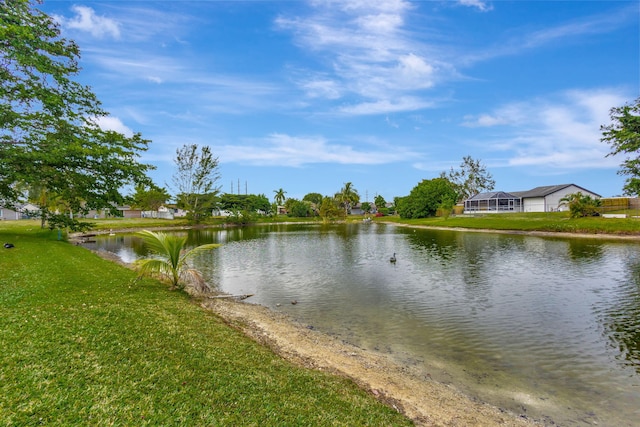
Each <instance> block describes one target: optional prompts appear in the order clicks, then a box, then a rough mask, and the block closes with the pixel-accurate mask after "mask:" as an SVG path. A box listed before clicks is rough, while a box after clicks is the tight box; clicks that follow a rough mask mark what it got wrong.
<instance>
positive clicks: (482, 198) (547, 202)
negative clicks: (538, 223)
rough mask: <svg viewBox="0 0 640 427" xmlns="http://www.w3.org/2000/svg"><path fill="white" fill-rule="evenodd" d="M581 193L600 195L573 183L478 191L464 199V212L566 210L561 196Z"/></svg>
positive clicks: (594, 196)
mask: <svg viewBox="0 0 640 427" xmlns="http://www.w3.org/2000/svg"><path fill="white" fill-rule="evenodd" d="M578 192H580V193H582V194H584V195H586V196H591V197H593V198H595V199H599V198H600V197H601V196H600V195H599V194H596V193H594V192H593V191H589V190H587V189H586V188H582V187H580V186H578V185H575V184H560V185H548V186H544V187H536V188H534V189H532V190H528V191H512V192H510V193H505V192H503V191H496V192H491V193H480V194H476V195H475V196H473V197H470V198H469V199H467V200H465V202H464V212H465V213H479V212H481V213H500V212H553V211H566V210H568V209H569V207H568V206H567V205H565V204H562V202H561V201H560V200H561V199H562V198H564V197H566V196H567V195H569V194H573V193H578Z"/></svg>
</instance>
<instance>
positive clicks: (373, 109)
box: [338, 97, 432, 115]
mask: <svg viewBox="0 0 640 427" xmlns="http://www.w3.org/2000/svg"><path fill="white" fill-rule="evenodd" d="M430 107H432V104H431V103H429V102H427V101H423V100H421V99H419V98H414V97H404V98H398V99H395V100H388V99H381V100H378V101H372V102H362V103H359V104H354V105H345V106H342V107H340V108H339V110H338V111H339V112H341V113H345V114H349V115H371V114H386V113H394V112H402V111H416V110H422V109H425V108H430Z"/></svg>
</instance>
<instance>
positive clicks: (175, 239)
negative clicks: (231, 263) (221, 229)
mask: <svg viewBox="0 0 640 427" xmlns="http://www.w3.org/2000/svg"><path fill="white" fill-rule="evenodd" d="M136 234H137V235H138V236H140V237H142V239H143V240H144V242H145V244H146V245H147V246H148V247H149V249H151V250H152V251H153V252H155V253H156V254H158V255H159V258H144V259H140V260H138V261H136V266H137V268H138V271H139V276H138V277H139V278H140V277H142V276H144V275H148V276H159V277H160V278H161V279H164V280H167V281H169V283H171V287H172V289H184V287H185V286H186V285H187V284H189V285H191V286H193V288H194V289H195V290H196V291H199V292H204V291H207V290H209V286H208V285H207V283H206V282H205V281H204V279H203V277H202V274H201V273H200V272H199V271H198V270H196V269H194V268H191V267H190V266H189V264H188V263H187V260H188V259H189V258H191V257H193V256H194V255H196V254H198V253H201V252H204V251H208V250H211V249H214V248H217V247H219V246H221V245H220V244H218V243H210V244H207V245H201V246H198V247H195V248H193V249H190V250H188V251H187V250H185V244H186V242H187V238H186V237H179V236H175V235H169V234H167V233H161V232H157V233H156V232H153V231H149V230H143V231H140V232H139V233H136Z"/></svg>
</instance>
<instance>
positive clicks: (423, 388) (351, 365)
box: [201, 299, 540, 427]
mask: <svg viewBox="0 0 640 427" xmlns="http://www.w3.org/2000/svg"><path fill="white" fill-rule="evenodd" d="M201 305H202V307H203V308H205V309H207V310H211V311H212V312H213V313H215V314H216V315H218V316H219V317H220V318H222V319H223V320H224V321H225V322H226V323H227V324H229V325H230V326H232V327H234V328H237V329H239V330H241V331H242V332H244V333H245V334H246V335H247V336H249V337H251V338H253V339H255V340H256V341H258V342H260V343H262V344H264V345H267V346H268V347H270V348H271V349H272V350H273V351H274V352H275V353H277V354H279V355H280V356H282V357H284V358H285V359H287V360H290V361H292V362H293V363H296V364H298V365H301V366H304V367H307V368H311V369H318V370H322V371H328V372H331V373H334V374H337V375H342V376H345V377H348V378H350V379H351V380H353V381H354V382H355V383H357V384H358V385H359V386H360V387H362V388H363V389H365V390H367V391H369V392H370V393H371V394H372V395H373V396H375V397H376V398H377V399H378V400H380V401H382V402H384V403H385V404H387V405H389V406H391V407H393V408H395V409H396V410H397V411H399V412H402V413H403V414H405V415H406V416H407V417H409V418H410V419H412V420H413V421H414V423H415V425H417V426H485V427H491V426H514V427H516V426H534V425H540V424H537V423H535V422H534V421H533V420H530V419H526V418H524V417H521V416H517V415H516V414H512V413H509V412H506V411H504V410H501V409H499V408H496V407H494V406H491V405H488V404H485V403H482V402H479V401H476V400H474V399H472V398H470V397H468V396H466V395H464V394H462V393H460V392H459V391H457V390H456V389H455V388H453V387H451V386H448V385H445V384H441V383H438V382H436V381H434V380H432V379H431V378H430V377H429V376H428V374H427V375H425V374H424V373H420V372H419V371H418V370H415V369H413V368H412V367H409V366H403V365H400V364H398V363H397V362H395V361H394V360H392V359H391V358H389V357H387V356H385V355H383V354H379V353H373V352H370V351H366V350H362V349H360V348H358V347H356V346H353V345H349V344H345V343H343V342H342V341H339V340H338V339H336V338H333V337H331V336H328V335H325V334H323V333H320V332H318V331H315V330H311V329H309V328H307V327H305V326H304V325H301V324H299V323H297V322H295V321H294V320H292V319H291V318H289V317H288V316H286V315H284V314H282V313H278V312H274V311H272V310H269V309H268V308H266V307H263V306H260V305H254V304H248V303H245V302H239V301H234V300H232V299H206V300H204V301H203V302H202V304H201Z"/></svg>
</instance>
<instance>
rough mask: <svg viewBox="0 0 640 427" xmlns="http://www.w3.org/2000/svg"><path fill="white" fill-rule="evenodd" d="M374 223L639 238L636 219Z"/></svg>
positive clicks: (509, 217) (525, 217)
mask: <svg viewBox="0 0 640 427" xmlns="http://www.w3.org/2000/svg"><path fill="white" fill-rule="evenodd" d="M376 220H379V221H386V222H395V223H398V224H407V225H420V226H430V227H447V228H468V229H476V230H478V229H488V230H505V231H525V232H526V231H543V232H560V233H580V234H611V235H637V236H639V237H640V219H638V218H633V217H629V218H603V217H588V218H570V217H569V214H568V213H567V212H548V213H513V214H511V213H504V214H486V215H476V216H451V217H449V218H443V217H434V218H421V219H401V218H399V217H396V216H385V217H381V218H376Z"/></svg>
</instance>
